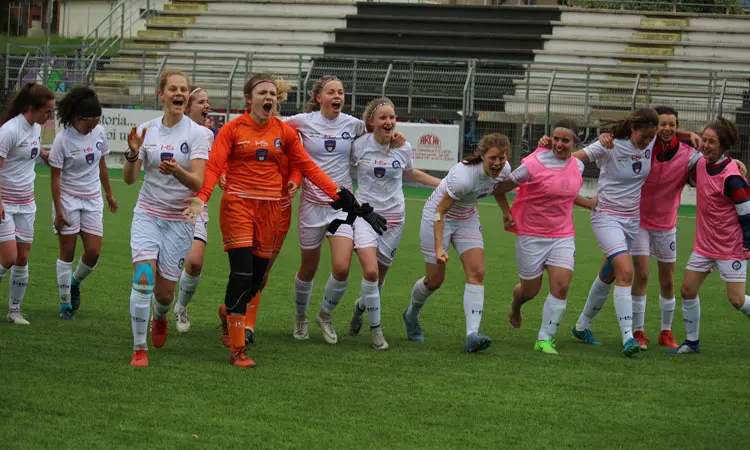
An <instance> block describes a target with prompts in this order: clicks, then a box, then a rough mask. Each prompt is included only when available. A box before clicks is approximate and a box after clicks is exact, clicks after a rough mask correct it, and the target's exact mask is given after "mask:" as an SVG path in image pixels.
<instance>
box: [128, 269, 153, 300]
mask: <svg viewBox="0 0 750 450" xmlns="http://www.w3.org/2000/svg"><path fill="white" fill-rule="evenodd" d="M144 276H145V277H146V284H141V277H144ZM133 290H134V291H138V292H140V291H143V293H144V294H151V293H153V292H154V271H153V269H151V264H149V263H146V262H144V263H139V264H138V265H137V266H135V273H134V274H133Z"/></svg>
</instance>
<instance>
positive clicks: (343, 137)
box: [341, 131, 352, 139]
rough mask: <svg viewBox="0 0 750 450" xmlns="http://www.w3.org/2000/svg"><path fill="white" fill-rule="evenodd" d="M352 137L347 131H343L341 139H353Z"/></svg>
mask: <svg viewBox="0 0 750 450" xmlns="http://www.w3.org/2000/svg"><path fill="white" fill-rule="evenodd" d="M351 138H352V135H351V134H349V133H347V132H346V131H344V132H343V133H341V139H351Z"/></svg>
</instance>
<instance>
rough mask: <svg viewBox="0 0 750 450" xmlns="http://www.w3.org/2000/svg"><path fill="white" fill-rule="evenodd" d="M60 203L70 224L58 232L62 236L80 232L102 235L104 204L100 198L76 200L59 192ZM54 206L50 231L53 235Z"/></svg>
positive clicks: (76, 198)
mask: <svg viewBox="0 0 750 450" xmlns="http://www.w3.org/2000/svg"><path fill="white" fill-rule="evenodd" d="M60 203H61V204H62V209H63V214H64V215H65V218H66V219H67V220H68V222H70V226H66V227H64V228H63V229H62V231H60V234H62V235H70V234H78V233H80V232H84V233H88V234H93V235H95V236H103V235H104V226H103V222H104V213H103V212H102V211H103V210H104V202H103V201H102V197H101V196H99V197H97V198H78V197H75V196H73V195H70V194H66V193H65V192H60ZM55 214H56V211H55V205H54V203H53V204H52V222H53V225H52V229H53V230H54V232H55V233H57V230H55V226H54V222H55Z"/></svg>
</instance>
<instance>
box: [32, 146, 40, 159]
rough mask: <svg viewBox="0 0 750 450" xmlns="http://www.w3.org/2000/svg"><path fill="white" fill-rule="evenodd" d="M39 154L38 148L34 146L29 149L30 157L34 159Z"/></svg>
mask: <svg viewBox="0 0 750 450" xmlns="http://www.w3.org/2000/svg"><path fill="white" fill-rule="evenodd" d="M37 155H39V148H37V147H34V148H32V149H31V159H35V158H36V157H37Z"/></svg>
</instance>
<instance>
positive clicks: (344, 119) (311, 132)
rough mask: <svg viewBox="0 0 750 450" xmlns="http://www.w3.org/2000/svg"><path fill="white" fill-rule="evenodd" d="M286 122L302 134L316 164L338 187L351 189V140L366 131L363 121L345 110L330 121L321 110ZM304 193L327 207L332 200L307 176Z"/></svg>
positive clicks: (308, 198)
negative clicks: (344, 112)
mask: <svg viewBox="0 0 750 450" xmlns="http://www.w3.org/2000/svg"><path fill="white" fill-rule="evenodd" d="M286 123H287V125H289V126H291V127H292V128H294V129H295V130H297V132H299V133H300V134H301V135H302V145H303V146H304V147H305V150H306V151H307V153H308V154H309V155H310V158H312V160H313V161H314V162H315V164H317V165H318V167H320V168H321V169H323V171H324V172H325V173H326V175H328V176H329V177H330V178H331V180H333V182H334V183H336V184H337V185H338V186H341V187H345V188H347V189H351V187H352V177H351V175H350V173H349V167H350V166H349V159H350V156H351V151H352V141H353V140H354V139H355V138H356V137H357V136H361V135H363V134H365V133H366V132H367V130H366V129H365V124H364V122H362V121H361V120H359V119H357V118H356V117H353V116H350V115H348V114H343V113H342V114H339V116H338V117H337V118H336V119H334V120H328V119H326V118H325V117H323V114H321V113H320V111H314V112H311V113H303V114H297V115H294V116H292V117H290V118H288V119H287V120H286ZM302 196H303V198H305V199H306V200H308V201H309V202H311V203H315V204H318V205H326V206H328V204H329V203H330V202H331V198H330V197H328V196H327V195H326V194H325V193H324V192H323V191H321V190H320V189H318V187H317V186H315V185H313V184H312V183H311V182H310V181H308V180H307V179H303V180H302Z"/></svg>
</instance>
